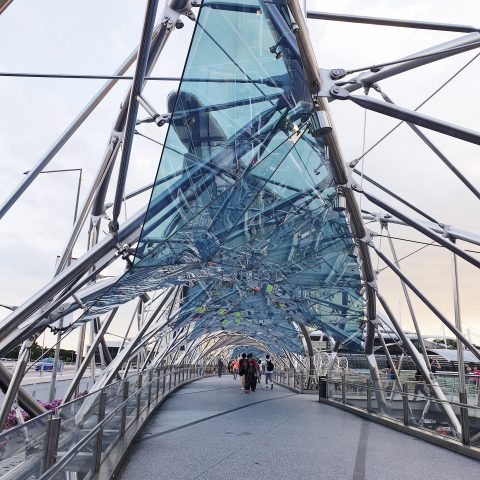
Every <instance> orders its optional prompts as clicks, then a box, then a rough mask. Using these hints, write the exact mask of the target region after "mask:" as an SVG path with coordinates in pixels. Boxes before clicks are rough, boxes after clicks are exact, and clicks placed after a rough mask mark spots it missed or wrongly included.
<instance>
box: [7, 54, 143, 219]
mask: <svg viewBox="0 0 480 480" xmlns="http://www.w3.org/2000/svg"><path fill="white" fill-rule="evenodd" d="M136 55H137V49H135V50H134V51H133V52H132V53H130V55H129V56H128V57H127V58H126V59H125V61H124V62H123V63H122V65H120V67H119V68H118V69H117V70H116V71H115V73H114V75H123V74H124V73H125V72H126V71H127V70H128V69H129V68H130V66H131V65H132V64H133V62H134V61H135V58H136ZM117 81H118V80H108V81H107V82H106V83H105V84H104V85H103V87H102V88H101V89H100V90H99V91H98V92H97V93H96V94H95V95H94V97H93V98H92V99H91V100H90V102H89V103H88V104H87V105H86V106H85V107H84V108H83V110H82V111H81V112H80V113H79V114H78V115H77V117H76V118H75V119H74V120H73V122H72V123H71V124H70V125H69V126H68V127H67V129H66V130H65V131H64V132H63V133H62V135H61V136H60V137H59V138H58V139H57V141H56V142H55V143H54V144H53V145H52V147H50V149H49V150H48V151H47V152H46V153H45V154H44V156H43V157H42V158H41V159H40V160H39V161H38V163H37V164H36V165H35V166H34V167H33V168H32V169H31V170H30V171H29V173H28V175H27V176H26V177H25V178H24V179H23V181H22V182H21V183H20V184H19V185H18V186H17V188H16V189H15V190H14V191H13V192H12V193H11V194H10V195H9V197H8V198H7V199H6V200H5V201H4V203H3V204H2V205H1V206H0V220H1V219H2V218H3V216H4V215H5V214H6V213H7V212H8V210H10V208H11V207H12V205H13V204H14V203H15V202H16V201H17V200H18V199H19V198H20V196H21V195H22V194H23V192H24V191H25V190H26V189H27V188H28V187H29V185H30V184H31V183H32V182H33V181H34V180H35V178H36V177H37V175H38V174H40V172H41V171H42V170H43V169H44V168H45V167H46V166H47V165H48V164H49V162H50V161H51V160H52V158H54V157H55V155H56V154H57V153H58V152H59V151H60V150H61V148H62V147H63V146H64V145H65V144H66V143H67V141H68V140H69V139H70V138H71V137H72V135H73V134H74V133H75V132H76V131H77V130H78V129H79V127H80V126H81V125H82V124H83V122H85V120H86V119H87V118H88V117H89V116H90V114H91V113H92V112H93V111H94V110H95V108H96V107H97V106H98V105H99V103H100V102H101V101H102V100H103V99H104V98H105V97H106V95H107V94H108V93H109V92H110V90H111V89H112V88H113V87H114V86H115V84H116V83H117Z"/></svg>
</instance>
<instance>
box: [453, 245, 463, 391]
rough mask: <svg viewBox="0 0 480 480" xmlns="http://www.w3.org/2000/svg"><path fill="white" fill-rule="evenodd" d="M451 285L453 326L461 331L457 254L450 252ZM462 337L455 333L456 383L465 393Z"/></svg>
mask: <svg viewBox="0 0 480 480" xmlns="http://www.w3.org/2000/svg"><path fill="white" fill-rule="evenodd" d="M451 256H452V286H453V311H454V316H455V328H456V329H457V330H458V331H459V332H460V333H461V332H462V318H461V314H460V292H459V285H458V266H457V256H456V255H455V254H454V253H452V254H451ZM464 356H465V355H464V346H463V342H462V338H461V337H459V336H458V335H457V360H458V383H459V393H460V394H465V360H464Z"/></svg>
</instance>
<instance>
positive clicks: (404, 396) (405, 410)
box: [402, 382, 409, 425]
mask: <svg viewBox="0 0 480 480" xmlns="http://www.w3.org/2000/svg"><path fill="white" fill-rule="evenodd" d="M402 404H403V424H404V425H408V424H409V411H408V383H407V382H405V383H404V384H403V385H402Z"/></svg>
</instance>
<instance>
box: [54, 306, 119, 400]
mask: <svg viewBox="0 0 480 480" xmlns="http://www.w3.org/2000/svg"><path fill="white" fill-rule="evenodd" d="M117 311H118V307H117V308H114V309H113V310H112V311H111V313H110V314H109V315H108V317H107V318H106V319H105V320H104V322H103V324H102V326H101V328H100V330H99V331H98V333H97V335H96V336H95V339H94V341H93V343H92V344H91V345H90V348H89V349H88V352H87V354H86V355H85V358H84V359H83V361H82V362H81V364H80V365H79V367H78V368H77V369H76V372H75V375H74V377H73V379H72V381H71V382H70V385H69V386H68V389H67V391H66V392H65V394H64V395H63V400H62V403H67V402H68V401H70V400H71V398H72V397H73V395H74V393H75V392H76V390H77V387H78V385H79V383H80V381H81V379H82V377H83V374H84V373H85V371H86V370H87V368H88V364H89V363H90V361H91V360H92V358H94V356H95V351H96V350H97V348H98V346H99V345H100V342H101V341H102V340H103V338H104V335H105V333H106V331H107V330H108V327H109V326H110V324H111V323H112V320H113V319H114V317H115V315H116V313H117ZM92 374H93V373H92ZM93 380H94V379H93V377H92V381H93Z"/></svg>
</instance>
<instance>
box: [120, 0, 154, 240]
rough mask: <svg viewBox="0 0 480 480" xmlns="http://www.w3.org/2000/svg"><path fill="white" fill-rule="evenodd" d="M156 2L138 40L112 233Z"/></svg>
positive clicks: (150, 2) (148, 11)
mask: <svg viewBox="0 0 480 480" xmlns="http://www.w3.org/2000/svg"><path fill="white" fill-rule="evenodd" d="M157 7H158V0H148V3H147V8H146V12H145V20H144V24H143V31H142V38H141V40H140V45H139V50H138V57H137V66H136V69H135V75H134V78H133V84H132V89H131V92H130V99H129V102H128V111H127V118H126V122H125V130H124V135H123V148H122V158H121V161H120V167H119V172H118V179H117V189H116V192H115V200H114V204H113V213H112V221H111V225H113V226H112V227H111V230H112V231H115V232H116V231H117V230H118V217H119V215H120V209H121V205H122V202H123V195H124V192H125V181H126V179H127V171H128V164H129V161H130V153H131V151H132V144H133V132H134V131H135V122H136V120H137V113H138V101H137V97H138V95H140V94H141V93H142V90H143V84H144V81H145V74H146V73H147V62H148V54H149V52H150V43H151V41H152V34H153V26H154V22H155V16H156V13H157Z"/></svg>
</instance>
